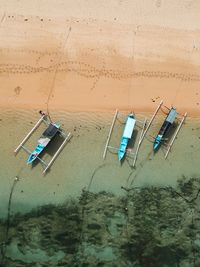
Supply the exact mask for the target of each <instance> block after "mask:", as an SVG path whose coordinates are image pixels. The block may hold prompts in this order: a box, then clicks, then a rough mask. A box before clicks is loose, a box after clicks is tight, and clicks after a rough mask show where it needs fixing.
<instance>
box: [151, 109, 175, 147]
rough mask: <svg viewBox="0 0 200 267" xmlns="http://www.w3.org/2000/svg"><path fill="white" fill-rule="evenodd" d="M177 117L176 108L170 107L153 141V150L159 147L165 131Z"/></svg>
mask: <svg viewBox="0 0 200 267" xmlns="http://www.w3.org/2000/svg"><path fill="white" fill-rule="evenodd" d="M176 117H177V111H176V108H173V107H172V108H171V109H170V110H169V112H168V114H167V117H166V119H165V121H164V122H163V124H162V126H161V128H160V131H159V133H158V134H157V136H156V138H155V140H154V143H153V150H154V151H157V150H158V148H159V147H160V145H161V143H162V141H163V140H164V139H165V136H166V134H167V132H168V131H169V129H170V127H171V125H172V124H173V123H174V121H175V119H176Z"/></svg>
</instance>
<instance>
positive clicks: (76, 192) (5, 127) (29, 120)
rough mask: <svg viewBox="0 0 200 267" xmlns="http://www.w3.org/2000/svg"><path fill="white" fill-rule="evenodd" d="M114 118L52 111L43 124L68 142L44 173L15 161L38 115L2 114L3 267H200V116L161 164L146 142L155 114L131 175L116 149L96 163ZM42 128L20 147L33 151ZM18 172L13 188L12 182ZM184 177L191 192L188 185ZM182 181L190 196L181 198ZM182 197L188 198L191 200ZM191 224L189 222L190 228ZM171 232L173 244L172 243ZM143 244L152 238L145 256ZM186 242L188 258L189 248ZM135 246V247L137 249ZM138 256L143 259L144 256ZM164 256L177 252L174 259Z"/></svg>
mask: <svg viewBox="0 0 200 267" xmlns="http://www.w3.org/2000/svg"><path fill="white" fill-rule="evenodd" d="M124 115H125V114H122V116H120V118H119V121H117V122H116V125H115V128H114V131H113V134H112V138H111V141H110V145H113V146H117V145H118V144H119V140H120V137H121V134H122V131H123V121H124V120H125V116H124ZM112 116H113V114H111V113H78V112H77V113H76V112H74V113H67V112H59V113H53V112H52V113H51V118H52V119H53V120H54V121H56V122H60V123H61V124H62V127H63V129H65V130H66V132H69V131H70V132H71V133H72V134H73V137H72V139H71V140H70V142H69V143H68V144H67V145H66V147H65V148H64V149H63V151H62V152H61V154H60V156H59V157H58V159H57V160H56V161H55V163H54V164H53V166H52V168H51V170H50V172H48V174H47V175H46V176H43V175H42V170H43V169H42V166H41V164H39V163H38V164H36V165H35V166H34V167H30V166H27V165H26V159H27V154H25V152H24V151H20V152H19V153H18V155H17V156H16V157H15V156H14V155H13V151H14V149H15V148H16V147H17V145H18V144H19V143H20V141H21V140H22V138H23V136H25V135H26V133H27V132H28V131H29V130H30V129H31V127H33V124H34V123H35V122H36V121H37V120H38V118H39V116H38V114H37V112H36V111H24V110H21V111H19V110H16V111H13V110H2V111H1V120H0V128H1V154H0V162H1V168H0V178H1V188H0V216H1V218H2V221H1V225H0V231H1V232H2V235H1V240H0V243H1V242H2V243H3V242H4V240H5V238H6V229H7V228H6V221H4V220H6V218H7V213H8V200H9V196H10V193H11V189H13V192H12V195H11V206H10V215H11V217H10V227H9V241H8V244H7V246H6V252H5V253H4V266H125V265H128V266H199V265H198V264H199V249H200V243H199V240H200V239H199V236H200V233H199V232H198V230H197V229H198V226H199V219H200V218H199V210H198V205H197V203H198V201H199V198H198V196H197V198H196V199H195V200H194V201H193V200H192V199H193V198H195V196H196V194H197V193H198V188H199V182H198V181H199V180H198V178H199V177H200V170H199V149H200V127H199V125H198V122H199V119H192V118H188V119H187V120H186V123H185V125H184V126H183V128H182V130H181V132H180V133H179V135H178V138H177V140H176V142H175V144H174V146H173V148H172V152H171V153H170V155H169V157H168V159H167V160H165V159H164V151H163V149H161V150H159V152H158V153H156V154H153V153H152V136H154V135H155V134H156V133H157V131H158V130H159V127H160V125H161V123H162V120H163V117H162V116H158V117H157V120H156V122H155V123H154V124H153V126H152V127H151V129H150V131H149V132H148V134H147V138H146V139H145V140H144V142H143V144H142V146H141V149H140V153H139V156H138V160H137V163H136V168H135V169H133V168H132V167H131V164H132V161H133V160H132V159H131V158H126V160H124V162H123V163H122V164H120V163H119V162H118V160H117V155H116V153H111V152H109V151H108V153H107V157H106V159H105V160H103V158H102V156H103V151H104V146H105V142H106V137H107V134H108V131H109V127H110V124H111V121H112ZM145 116H147V117H148V118H149V117H150V116H149V114H140V115H139V116H138V118H139V119H143V118H144V117H145ZM44 128H45V126H44V125H41V126H40V127H39V128H38V131H37V132H36V133H35V134H34V135H33V136H32V137H31V139H30V140H29V141H28V142H27V147H29V148H30V149H31V148H33V147H34V145H35V143H36V141H37V138H38V137H39V136H40V134H41V132H42V131H43V130H44ZM138 136H139V132H138V134H137V137H138ZM60 141H61V140H59V139H56V140H55V143H54V144H53V145H52V146H51V149H49V150H48V153H47V154H45V155H44V156H43V159H44V160H47V161H48V160H50V158H51V157H50V155H49V154H52V153H53V152H54V150H55V149H56V148H57V146H58V145H59V144H60ZM16 175H17V176H18V177H19V181H18V182H15V180H14V178H15V176H16ZM191 178H193V180H192V186H191V183H189V182H188V181H190V179H191ZM178 179H183V181H184V183H183V184H184V186H182V187H180V184H179V186H178V185H177V180H178ZM188 184H189V186H190V190H189V191H188V192H186V191H187V190H186V189H187V186H188ZM163 188H164V189H165V190H163ZM170 188H173V190H175V192H178V193H180V195H178V194H176V193H173V192H172V189H170ZM184 188H186V189H184ZM145 190H146V191H145ZM184 190H186V191H184ZM182 196H184V197H185V198H187V200H189V201H190V200H192V202H191V203H192V204H190V203H189V202H188V201H185V200H184V198H183V197H182ZM138 212H139V213H138ZM14 214H17V215H16V217H13V216H14ZM155 218H157V219H155ZM137 221H138V222H137ZM191 221H193V224H195V226H193V225H192V226H191V223H190V222H191ZM194 221H195V223H194ZM165 222H166V224H165ZM139 225H140V226H141V227H139ZM163 227H164V228H163ZM192 227H194V228H195V229H196V228H197V229H196V230H195V229H193V228H192ZM148 228H149V231H147V229H148ZM163 229H165V231H164V230H163ZM191 229H192V230H191ZM199 229H200V228H199ZM134 232H135V236H134V234H133V233H134ZM148 235H149V237H148ZM158 236H160V237H159V238H158ZM172 236H175V237H174V239H173V238H172V239H170V237H172ZM144 237H146V239H147V240H146V239H145V238H144ZM148 238H150V239H152V240H154V241H155V242H153V243H154V247H153V248H152V247H151V249H150V248H149V250H147V247H146V246H147V244H148V242H149V241H148ZM168 239H169V243H170V242H171V243H170V246H171V247H170V248H169V247H167V241H166V240H168ZM142 240H143V241H142ZM181 240H182V243H183V247H181V248H180V243H181ZM191 242H193V243H192V244H193V246H195V252H192V249H194V248H193V247H190V246H189V244H190V243H191ZM140 243H141V244H143V245H141V248H140V247H139V248H138V246H139V244H140ZM194 244H195V245H194ZM168 245H169V244H168ZM159 248H162V250H161V249H159ZM141 250H144V251H145V253H146V254H145V255H142V254H141V253H140V252H141ZM172 251H176V252H177V254H178V255H179V254H180V256H178V257H175V255H174V254H173V253H172ZM184 253H185V254H184ZM194 253H195V256H194V255H193V254H194ZM134 255H135V256H134ZM149 255H150V256H151V259H152V264H151V263H149V265H147V262H149V259H148V257H149ZM156 255H157V256H156ZM158 255H160V256H158ZM164 258H166V259H169V258H170V259H171V260H166V261H164ZM194 258H195V260H194ZM142 259H144V260H142ZM194 261H195V262H194ZM5 262H6V263H5ZM5 264H7V265H5ZM20 264H21V265H20ZM37 264H38V265H37ZM45 264H46V265H45ZM59 264H60V265H59ZM156 264H157V265H156ZM164 264H165V265H164ZM178 264H179V265H178ZM192 264H193V265H192ZM194 264H195V265H194Z"/></svg>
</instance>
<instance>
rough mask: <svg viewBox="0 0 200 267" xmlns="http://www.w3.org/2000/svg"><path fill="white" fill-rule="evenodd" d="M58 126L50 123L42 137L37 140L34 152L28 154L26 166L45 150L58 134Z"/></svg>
mask: <svg viewBox="0 0 200 267" xmlns="http://www.w3.org/2000/svg"><path fill="white" fill-rule="evenodd" d="M59 128H60V125H58V124H55V123H50V124H49V126H48V128H47V129H46V130H45V131H44V132H43V134H42V136H41V137H40V138H39V139H38V144H37V146H36V148H35V149H34V151H33V152H32V153H31V154H30V156H29V158H28V160H27V164H30V163H32V162H33V161H34V160H35V159H36V158H37V157H38V156H39V154H40V153H41V152H42V151H43V150H44V149H45V147H46V146H47V145H48V144H49V142H50V141H51V140H52V139H53V137H54V136H55V135H56V134H57V133H58V132H59Z"/></svg>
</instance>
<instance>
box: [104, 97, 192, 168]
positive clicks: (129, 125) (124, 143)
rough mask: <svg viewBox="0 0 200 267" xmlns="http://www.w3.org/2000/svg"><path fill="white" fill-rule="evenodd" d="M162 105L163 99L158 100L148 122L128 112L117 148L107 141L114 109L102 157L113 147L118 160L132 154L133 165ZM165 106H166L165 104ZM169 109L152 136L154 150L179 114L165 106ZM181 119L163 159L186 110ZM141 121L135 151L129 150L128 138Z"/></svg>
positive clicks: (157, 147) (177, 131)
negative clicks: (155, 133) (139, 119)
mask: <svg viewBox="0 0 200 267" xmlns="http://www.w3.org/2000/svg"><path fill="white" fill-rule="evenodd" d="M162 105H163V100H161V101H160V103H159V105H158V106H157V108H156V110H155V112H154V113H153V115H152V117H151V119H150V120H149V122H148V123H147V119H145V120H144V121H143V122H141V121H138V120H137V119H136V117H135V115H134V114H133V113H130V114H129V115H128V116H127V120H126V123H125V127H124V131H123V135H122V137H121V142H120V145H119V147H118V148H116V147H113V146H109V142H110V139H111V135H112V132H113V128H114V125H115V122H116V119H117V116H118V113H119V112H118V110H116V111H115V114H114V117H113V120H112V124H111V127H110V130H109V134H108V137H107V141H106V145H105V148H104V153H103V159H105V157H106V154H107V150H108V149H109V148H110V149H114V150H115V151H117V153H118V159H119V161H121V160H122V159H123V158H124V156H125V155H126V154H129V155H133V156H134V158H133V164H132V166H133V167H135V164H136V161H137V156H138V153H139V149H140V146H141V144H142V142H143V140H144V138H145V136H146V134H147V132H148V130H149V129H150V127H151V125H152V123H153V121H154V119H155V117H156V115H157V114H158V112H159V110H160V109H161V107H162ZM165 107H166V106H165ZM166 108H167V109H168V110H169V111H168V114H167V116H166V118H165V120H164V122H163V124H162V126H161V128H160V130H159V132H158V134H157V135H156V137H155V138H154V141H153V150H154V151H157V150H158V149H159V147H160V146H161V144H163V142H164V141H165V140H166V134H167V133H168V131H169V130H170V128H171V126H172V125H173V124H174V122H175V121H176V120H177V119H178V116H180V115H181V114H179V113H178V112H177V110H176V108H174V107H172V108H168V107H166ZM181 117H182V118H181V120H180V119H179V121H180V124H179V126H178V128H177V130H176V131H175V133H174V135H173V136H172V139H171V142H170V143H169V145H168V146H167V147H166V148H167V152H166V154H165V159H166V158H167V157H168V154H169V152H170V150H171V148H172V146H173V144H174V141H175V139H176V137H177V135H178V133H179V131H180V129H181V127H182V125H183V123H184V121H185V119H186V117H187V112H186V113H185V114H184V115H181ZM138 122H139V123H141V125H142V127H140V129H141V134H140V137H139V141H138V143H137V145H136V150H135V152H133V151H131V152H130V151H129V149H127V147H128V143H129V141H130V139H131V138H132V135H133V131H134V129H135V127H136V126H137V123H138Z"/></svg>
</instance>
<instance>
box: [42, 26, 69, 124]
mask: <svg viewBox="0 0 200 267" xmlns="http://www.w3.org/2000/svg"><path fill="white" fill-rule="evenodd" d="M71 29H72V28H71V26H70V27H69V28H68V29H67V32H66V38H65V40H64V43H63V46H62V47H61V48H62V49H61V50H64V48H65V45H66V43H67V41H68V39H69V35H70V33H71ZM61 59H62V53H60V56H59V57H58V61H57V64H56V68H55V72H54V75H53V80H52V84H51V86H50V90H49V94H48V97H47V102H46V113H47V115H48V117H49V119H50V121H51V122H52V119H51V116H50V111H49V102H50V98H51V95H52V92H53V89H54V86H55V80H56V76H57V72H58V67H59V63H60V62H61Z"/></svg>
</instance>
